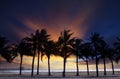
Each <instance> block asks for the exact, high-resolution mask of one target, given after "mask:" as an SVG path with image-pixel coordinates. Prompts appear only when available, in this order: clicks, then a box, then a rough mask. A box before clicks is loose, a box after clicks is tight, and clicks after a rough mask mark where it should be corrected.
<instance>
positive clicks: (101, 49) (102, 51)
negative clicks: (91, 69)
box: [98, 38, 108, 75]
mask: <svg viewBox="0 0 120 79" xmlns="http://www.w3.org/2000/svg"><path fill="white" fill-rule="evenodd" d="M98 42H99V45H98V52H100V55H101V58H102V59H103V63H104V75H106V57H107V56H106V55H107V49H108V45H107V43H106V42H105V41H104V40H103V38H99V41H98Z"/></svg>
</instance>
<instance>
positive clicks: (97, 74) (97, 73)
mask: <svg viewBox="0 0 120 79" xmlns="http://www.w3.org/2000/svg"><path fill="white" fill-rule="evenodd" d="M95 53H96V55H95V62H96V76H97V77H98V76H99V72H98V58H97V55H98V54H97V52H96V51H95Z"/></svg>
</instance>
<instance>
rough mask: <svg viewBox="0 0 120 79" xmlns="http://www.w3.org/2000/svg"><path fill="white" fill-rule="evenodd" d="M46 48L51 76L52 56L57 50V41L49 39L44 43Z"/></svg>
mask: <svg viewBox="0 0 120 79" xmlns="http://www.w3.org/2000/svg"><path fill="white" fill-rule="evenodd" d="M44 48H45V49H44V50H45V55H46V56H47V58H48V75H49V76H50V75H51V73H50V56H51V55H52V54H53V55H54V53H55V52H56V51H55V50H56V49H55V48H56V45H55V42H53V40H48V41H47V42H46V43H45V44H44Z"/></svg>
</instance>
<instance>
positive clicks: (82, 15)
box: [0, 0, 120, 42]
mask: <svg viewBox="0 0 120 79" xmlns="http://www.w3.org/2000/svg"><path fill="white" fill-rule="evenodd" d="M41 28H46V30H47V31H48V33H49V34H51V38H52V39H55V40H56V38H57V37H58V36H59V34H60V32H61V31H62V30H64V29H71V30H72V32H74V36H75V37H80V38H86V37H88V36H90V35H91V33H93V32H98V33H100V34H101V36H104V37H105V38H106V39H108V40H113V38H115V37H116V36H120V1H119V0H0V35H3V36H5V37H7V38H8V39H9V40H10V41H13V42H16V41H18V40H20V39H21V38H23V37H25V36H27V35H30V33H33V32H34V31H35V30H36V29H41Z"/></svg>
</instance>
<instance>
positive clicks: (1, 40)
mask: <svg viewBox="0 0 120 79" xmlns="http://www.w3.org/2000/svg"><path fill="white" fill-rule="evenodd" d="M0 55H1V56H2V57H3V58H4V59H5V60H6V61H7V62H9V63H11V62H12V60H13V59H14V58H15V57H16V56H17V53H16V52H15V51H14V47H13V45H12V44H10V45H9V44H8V40H7V39H6V38H5V37H2V36H0Z"/></svg>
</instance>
